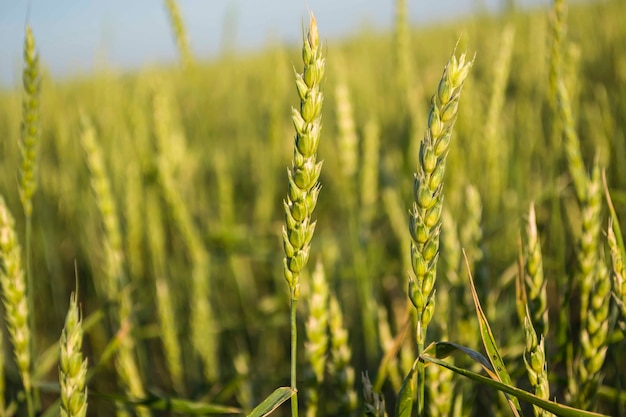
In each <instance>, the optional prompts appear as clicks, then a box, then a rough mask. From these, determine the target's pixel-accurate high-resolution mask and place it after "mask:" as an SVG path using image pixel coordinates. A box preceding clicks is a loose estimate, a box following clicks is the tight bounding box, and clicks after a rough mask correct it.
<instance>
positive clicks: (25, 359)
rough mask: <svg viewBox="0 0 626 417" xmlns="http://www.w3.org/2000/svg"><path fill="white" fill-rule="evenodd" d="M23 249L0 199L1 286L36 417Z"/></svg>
mask: <svg viewBox="0 0 626 417" xmlns="http://www.w3.org/2000/svg"><path fill="white" fill-rule="evenodd" d="M21 256H22V254H21V249H20V245H19V243H18V241H17V235H16V234H15V221H14V220H13V216H12V215H11V213H10V212H9V209H8V208H7V206H6V204H5V202H4V198H2V197H1V196H0V261H1V266H2V269H1V270H0V284H2V295H3V297H2V301H3V303H4V309H5V317H6V322H7V328H8V330H9V337H10V338H11V343H12V344H13V354H14V355H15V361H16V363H17V368H18V370H19V372H20V376H21V377H22V383H23V384H24V391H25V392H26V401H27V405H28V411H29V415H30V416H34V410H33V401H32V379H31V375H32V374H31V368H32V356H31V352H30V343H31V329H30V327H29V321H28V317H29V314H30V312H29V310H28V301H27V294H26V278H25V277H24V269H23V268H22V259H21Z"/></svg>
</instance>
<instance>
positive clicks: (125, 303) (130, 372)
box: [115, 286, 152, 417]
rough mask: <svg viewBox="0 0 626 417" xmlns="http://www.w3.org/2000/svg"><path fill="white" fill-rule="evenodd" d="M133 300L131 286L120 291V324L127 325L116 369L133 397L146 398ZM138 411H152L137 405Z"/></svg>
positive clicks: (147, 414) (147, 416) (143, 415)
mask: <svg viewBox="0 0 626 417" xmlns="http://www.w3.org/2000/svg"><path fill="white" fill-rule="evenodd" d="M132 310H133V302H132V299H131V292H130V287H128V286H127V287H125V288H123V289H122V290H121V291H120V295H119V317H120V326H121V327H122V328H123V327H127V331H126V332H124V334H123V336H122V338H121V340H120V346H119V348H118V351H117V356H116V357H115V370H116V372H117V375H118V377H119V378H120V380H121V382H122V385H123V386H124V388H125V390H126V393H127V394H128V395H129V396H130V397H131V398H133V399H143V398H146V391H145V389H144V385H143V381H142V378H141V371H140V369H139V366H138V365H137V359H136V356H135V339H134V337H133V332H134V329H133V327H132V326H133V321H134V318H133V315H132ZM135 409H136V412H137V414H138V415H139V416H141V417H150V416H151V415H152V413H151V412H150V409H149V408H147V407H142V406H137V407H136V408H135Z"/></svg>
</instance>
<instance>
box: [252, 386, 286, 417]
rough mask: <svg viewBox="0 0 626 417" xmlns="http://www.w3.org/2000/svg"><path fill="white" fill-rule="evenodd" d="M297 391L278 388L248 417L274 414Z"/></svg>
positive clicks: (263, 416)
mask: <svg viewBox="0 0 626 417" xmlns="http://www.w3.org/2000/svg"><path fill="white" fill-rule="evenodd" d="M295 393H296V390H295V389H293V388H290V387H280V388H276V390H275V391H274V392H272V393H271V394H270V395H269V396H268V397H267V398H266V399H265V400H264V401H263V402H262V403H261V404H259V405H257V406H256V407H255V409H254V410H252V412H251V413H250V414H248V417H265V416H267V415H270V414H271V413H273V412H274V410H276V409H277V408H278V407H280V405H281V404H282V403H284V402H285V401H287V400H288V399H290V398H291V397H292V396H293V394H295Z"/></svg>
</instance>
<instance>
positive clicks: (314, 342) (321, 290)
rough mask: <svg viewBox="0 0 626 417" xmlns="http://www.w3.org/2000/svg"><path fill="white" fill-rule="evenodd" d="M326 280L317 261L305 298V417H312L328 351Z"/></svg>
mask: <svg viewBox="0 0 626 417" xmlns="http://www.w3.org/2000/svg"><path fill="white" fill-rule="evenodd" d="M328 294H329V291H328V283H327V282H326V275H325V274H324V267H323V266H322V263H321V262H318V263H317V265H316V266H315V271H314V272H313V274H312V275H311V295H310V299H309V319H308V321H307V322H306V336H307V342H306V344H305V355H306V358H307V360H308V362H309V365H310V368H311V371H310V375H309V377H308V378H307V380H308V382H309V383H308V384H307V389H306V393H307V409H306V410H307V411H306V415H307V417H315V416H316V415H317V410H318V399H319V390H320V389H321V386H322V382H323V381H324V371H325V369H326V357H327V354H328V313H329V312H328V302H329V298H328V297H329V295H328Z"/></svg>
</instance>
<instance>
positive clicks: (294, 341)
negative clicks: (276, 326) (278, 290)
mask: <svg viewBox="0 0 626 417" xmlns="http://www.w3.org/2000/svg"><path fill="white" fill-rule="evenodd" d="M297 304H298V297H297V295H296V289H295V288H292V289H291V388H292V389H293V391H294V394H293V397H291V416H292V417H298V387H297V384H296V373H297V366H296V365H297V362H298V361H297V353H298V349H297V348H298V326H297V324H296V305H297Z"/></svg>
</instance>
